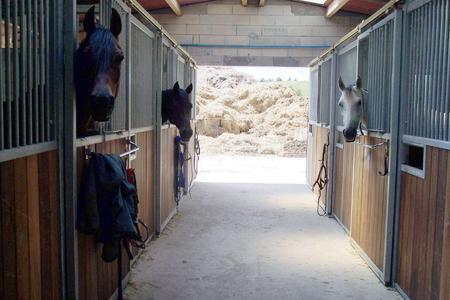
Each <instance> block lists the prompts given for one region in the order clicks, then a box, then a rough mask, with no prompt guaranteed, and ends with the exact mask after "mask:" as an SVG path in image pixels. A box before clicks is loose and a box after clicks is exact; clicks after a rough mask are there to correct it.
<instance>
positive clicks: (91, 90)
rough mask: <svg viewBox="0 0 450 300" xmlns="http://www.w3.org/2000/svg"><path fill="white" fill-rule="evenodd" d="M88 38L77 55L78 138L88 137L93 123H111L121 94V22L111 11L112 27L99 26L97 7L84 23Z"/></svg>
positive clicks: (88, 13) (85, 18) (90, 10)
mask: <svg viewBox="0 0 450 300" xmlns="http://www.w3.org/2000/svg"><path fill="white" fill-rule="evenodd" d="M83 26H84V30H85V31H86V38H85V39H84V40H83V41H82V42H81V43H80V46H79V47H78V49H77V51H76V53H75V89H76V95H77V126H78V134H79V135H84V134H86V133H87V131H88V128H89V126H90V125H91V124H92V120H95V121H99V122H105V121H108V120H109V118H110V116H111V113H112V111H113V109H114V102H115V99H116V97H117V94H118V91H119V83H120V66H121V63H122V60H123V59H124V54H123V51H122V49H121V48H120V45H119V40H118V37H119V34H120V32H121V31H122V22H121V20H120V15H119V13H118V12H117V11H116V10H115V9H112V13H111V26H110V28H106V27H104V26H102V25H99V24H96V21H95V7H94V6H93V7H91V8H90V9H89V11H88V12H87V13H86V15H85V17H84V22H83Z"/></svg>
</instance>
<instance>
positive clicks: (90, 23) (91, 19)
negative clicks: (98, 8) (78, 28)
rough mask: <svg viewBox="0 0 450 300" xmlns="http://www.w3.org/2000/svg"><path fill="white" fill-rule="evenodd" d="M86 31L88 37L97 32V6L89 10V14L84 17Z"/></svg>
mask: <svg viewBox="0 0 450 300" xmlns="http://www.w3.org/2000/svg"><path fill="white" fill-rule="evenodd" d="M83 27H84V31H86V34H87V35H90V34H91V33H92V32H94V30H95V27H96V25H95V6H92V7H91V8H89V10H88V12H87V13H86V14H85V15H84V20H83Z"/></svg>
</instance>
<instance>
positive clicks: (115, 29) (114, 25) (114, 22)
mask: <svg viewBox="0 0 450 300" xmlns="http://www.w3.org/2000/svg"><path fill="white" fill-rule="evenodd" d="M110 23H111V26H110V27H109V29H110V30H111V32H112V34H113V35H114V36H115V37H116V38H117V37H118V36H119V34H120V33H121V32H122V20H120V15H119V13H118V12H117V10H115V9H114V8H113V9H111V22H110Z"/></svg>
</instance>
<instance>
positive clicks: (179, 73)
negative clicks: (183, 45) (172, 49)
mask: <svg viewBox="0 0 450 300" xmlns="http://www.w3.org/2000/svg"><path fill="white" fill-rule="evenodd" d="M184 68H185V62H184V60H182V59H180V58H178V59H177V81H178V84H179V85H180V87H181V88H183V89H184V88H186V87H185V78H184Z"/></svg>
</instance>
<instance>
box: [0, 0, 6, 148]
mask: <svg viewBox="0 0 450 300" xmlns="http://www.w3.org/2000/svg"><path fill="white" fill-rule="evenodd" d="M1 21H3V5H2V1H0V22H1ZM5 27H6V26H5ZM0 35H3V32H2V31H1V30H0ZM5 42H6V41H5ZM5 48H6V43H5ZM2 52H3V49H2V48H1V45H0V70H3V53H2ZM3 89H4V88H3V71H1V72H0V120H2V121H1V122H0V151H1V150H3V149H4V147H5V138H4V135H3V134H4V132H5V129H4V120H5V117H4V115H3V103H4V102H5V97H4V95H3Z"/></svg>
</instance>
